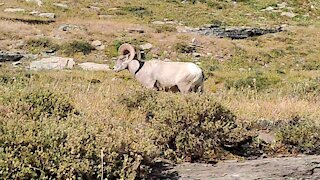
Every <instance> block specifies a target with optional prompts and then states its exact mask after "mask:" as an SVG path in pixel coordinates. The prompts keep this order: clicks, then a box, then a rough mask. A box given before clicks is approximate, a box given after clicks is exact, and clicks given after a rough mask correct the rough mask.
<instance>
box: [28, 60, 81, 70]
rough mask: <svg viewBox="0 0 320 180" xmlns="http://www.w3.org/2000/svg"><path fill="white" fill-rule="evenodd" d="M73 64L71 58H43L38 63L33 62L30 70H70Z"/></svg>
mask: <svg viewBox="0 0 320 180" xmlns="http://www.w3.org/2000/svg"><path fill="white" fill-rule="evenodd" d="M74 65H75V62H74V60H73V59H72V58H63V57H49V58H43V59H41V60H40V61H33V62H31V64H30V69H31V70H49V69H52V70H61V69H72V68H73V66H74Z"/></svg>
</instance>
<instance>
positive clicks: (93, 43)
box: [91, 40, 102, 47]
mask: <svg viewBox="0 0 320 180" xmlns="http://www.w3.org/2000/svg"><path fill="white" fill-rule="evenodd" d="M91 45H92V46H94V47H97V46H101V45H102V42H101V41H99V40H95V41H93V42H92V43H91Z"/></svg>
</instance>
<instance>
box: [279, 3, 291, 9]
mask: <svg viewBox="0 0 320 180" xmlns="http://www.w3.org/2000/svg"><path fill="white" fill-rule="evenodd" d="M287 5H288V4H287V3H286V2H283V3H281V4H277V6H278V8H279V9H283V8H286V7H287Z"/></svg>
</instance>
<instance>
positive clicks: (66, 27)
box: [59, 24, 87, 31]
mask: <svg viewBox="0 0 320 180" xmlns="http://www.w3.org/2000/svg"><path fill="white" fill-rule="evenodd" d="M59 30H61V31H74V30H80V31H87V29H86V28H85V27H82V26H78V25H75V24H62V25H60V26H59Z"/></svg>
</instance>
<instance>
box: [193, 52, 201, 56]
mask: <svg viewBox="0 0 320 180" xmlns="http://www.w3.org/2000/svg"><path fill="white" fill-rule="evenodd" d="M192 56H193V57H201V54H200V53H196V52H195V53H192Z"/></svg>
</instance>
